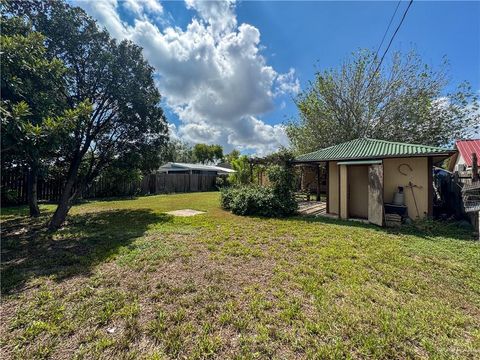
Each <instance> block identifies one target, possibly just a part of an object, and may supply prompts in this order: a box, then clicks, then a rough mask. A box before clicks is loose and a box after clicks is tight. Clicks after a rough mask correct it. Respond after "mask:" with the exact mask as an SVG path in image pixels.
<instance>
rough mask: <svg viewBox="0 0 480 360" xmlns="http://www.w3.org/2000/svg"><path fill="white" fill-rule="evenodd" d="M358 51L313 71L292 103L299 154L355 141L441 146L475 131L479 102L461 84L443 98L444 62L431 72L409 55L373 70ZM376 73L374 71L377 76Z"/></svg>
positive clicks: (291, 132) (290, 130)
mask: <svg viewBox="0 0 480 360" xmlns="http://www.w3.org/2000/svg"><path fill="white" fill-rule="evenodd" d="M378 65H379V64H378V59H377V58H376V57H375V55H374V54H373V53H372V52H370V51H360V52H357V53H355V54H353V56H352V58H351V59H349V60H347V61H346V62H345V63H343V64H342V65H341V66H340V67H339V68H338V69H329V70H325V71H322V72H318V73H317V74H316V75H315V79H314V80H313V81H312V82H311V83H310V84H309V86H308V87H307V89H306V90H305V91H303V92H302V93H300V94H299V96H298V97H297V99H296V104H297V107H298V110H299V115H300V116H299V119H298V121H293V122H291V123H290V124H288V126H287V134H288V137H289V138H290V141H291V143H292V144H293V146H294V148H295V150H296V151H297V152H300V153H304V152H309V151H314V150H318V149H319V148H323V147H327V146H331V145H334V144H337V143H341V142H344V141H348V140H352V139H355V138H359V137H371V138H377V139H384V140H392V141H401V142H410V143H422V144H426V145H445V144H448V143H450V142H451V141H452V140H454V139H455V138H457V137H460V136H468V131H469V130H470V131H472V132H473V131H475V130H477V131H478V124H479V123H480V120H479V117H478V102H477V96H476V94H475V92H474V91H472V90H471V88H470V87H469V86H468V84H466V83H464V84H461V85H460V86H459V87H458V90H457V91H455V92H454V93H452V94H446V93H445V88H446V86H447V85H448V76H447V63H446V61H444V63H443V64H442V66H441V67H439V68H438V69H433V68H431V67H430V66H428V65H426V64H424V63H423V62H422V61H421V59H420V58H419V56H418V55H417V54H416V53H414V52H410V53H408V54H402V53H400V52H397V53H395V54H394V55H393V56H392V59H391V63H390V65H387V66H378ZM377 68H378V71H377Z"/></svg>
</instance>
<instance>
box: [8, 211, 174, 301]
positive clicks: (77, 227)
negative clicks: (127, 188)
mask: <svg viewBox="0 0 480 360" xmlns="http://www.w3.org/2000/svg"><path fill="white" fill-rule="evenodd" d="M171 219H172V217H171V216H170V215H167V214H155V213H152V212H151V211H148V210H115V211H103V212H94V213H87V214H81V215H73V216H71V217H70V218H69V221H68V224H67V225H66V226H65V227H64V228H63V229H61V230H59V231H58V232H56V233H51V232H48V231H47V230H46V229H45V223H46V221H47V217H41V218H38V219H34V220H32V219H30V218H27V217H17V218H14V219H7V220H5V221H2V249H1V252H2V258H1V265H2V270H1V271H2V286H1V287H2V293H14V292H18V291H19V290H21V288H22V286H23V285H24V284H25V282H27V281H28V280H30V279H34V278H36V277H39V276H52V278H53V279H54V280H55V281H60V280H62V279H65V278H68V277H71V276H74V275H79V274H88V273H89V272H90V271H91V269H92V268H93V267H94V266H95V265H97V264H99V263H101V262H103V261H105V260H107V259H108V258H109V257H112V256H114V255H115V254H116V253H117V252H118V251H119V249H120V248H121V247H123V246H128V245H129V244H130V243H131V242H132V241H133V240H134V239H136V238H138V237H141V236H142V235H143V234H144V233H145V232H146V231H147V229H148V226H149V225H150V224H153V223H159V222H160V223H161V222H168V221H171Z"/></svg>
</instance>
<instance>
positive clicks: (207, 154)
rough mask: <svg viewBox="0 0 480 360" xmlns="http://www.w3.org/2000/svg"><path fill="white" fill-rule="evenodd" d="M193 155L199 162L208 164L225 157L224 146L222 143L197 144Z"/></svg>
mask: <svg viewBox="0 0 480 360" xmlns="http://www.w3.org/2000/svg"><path fill="white" fill-rule="evenodd" d="M193 155H194V157H195V159H196V160H197V161H198V162H200V163H202V164H206V163H208V162H214V161H218V160H221V159H223V148H222V147H221V146H220V145H207V144H196V145H195V146H194V147H193Z"/></svg>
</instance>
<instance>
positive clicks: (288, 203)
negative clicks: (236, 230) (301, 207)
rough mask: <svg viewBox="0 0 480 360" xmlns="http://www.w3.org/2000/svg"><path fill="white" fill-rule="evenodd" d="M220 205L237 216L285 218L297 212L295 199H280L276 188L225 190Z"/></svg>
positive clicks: (235, 188)
mask: <svg viewBox="0 0 480 360" xmlns="http://www.w3.org/2000/svg"><path fill="white" fill-rule="evenodd" d="M220 204H221V206H222V208H223V209H225V210H231V211H232V213H234V214H236V215H258V216H265V217H284V216H288V215H292V214H294V213H295V211H296V210H297V203H296V202H295V199H289V198H283V197H280V196H279V194H278V193H276V192H275V189H274V188H272V187H266V186H258V185H248V186H240V187H230V188H224V189H222V190H221V195H220Z"/></svg>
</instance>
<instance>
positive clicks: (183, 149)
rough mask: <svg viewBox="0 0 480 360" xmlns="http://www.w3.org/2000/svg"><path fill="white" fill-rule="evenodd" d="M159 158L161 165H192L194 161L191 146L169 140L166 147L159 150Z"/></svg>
mask: <svg viewBox="0 0 480 360" xmlns="http://www.w3.org/2000/svg"><path fill="white" fill-rule="evenodd" d="M160 158H161V159H162V163H165V162H180V163H194V162H195V161H196V159H195V156H194V155H193V148H192V146H190V145H189V144H188V143H186V142H182V141H180V140H176V139H171V140H170V141H169V142H168V143H167V145H166V146H165V147H164V148H162V149H161V155H160Z"/></svg>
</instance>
